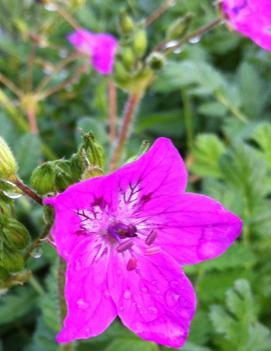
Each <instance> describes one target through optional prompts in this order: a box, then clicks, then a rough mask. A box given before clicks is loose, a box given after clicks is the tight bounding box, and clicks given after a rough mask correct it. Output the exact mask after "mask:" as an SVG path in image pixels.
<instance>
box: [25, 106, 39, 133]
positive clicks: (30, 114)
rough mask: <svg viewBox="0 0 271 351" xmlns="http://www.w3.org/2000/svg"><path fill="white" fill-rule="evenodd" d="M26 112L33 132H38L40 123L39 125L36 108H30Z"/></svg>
mask: <svg viewBox="0 0 271 351" xmlns="http://www.w3.org/2000/svg"><path fill="white" fill-rule="evenodd" d="M26 114H27V119H28V123H29V128H30V130H31V133H32V134H38V132H39V129H38V125H37V118H36V113H35V110H34V109H29V110H28V111H26Z"/></svg>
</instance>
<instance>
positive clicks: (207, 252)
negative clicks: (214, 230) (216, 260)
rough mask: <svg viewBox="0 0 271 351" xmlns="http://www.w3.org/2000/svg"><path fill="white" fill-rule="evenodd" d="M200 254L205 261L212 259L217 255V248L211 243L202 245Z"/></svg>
mask: <svg viewBox="0 0 271 351" xmlns="http://www.w3.org/2000/svg"><path fill="white" fill-rule="evenodd" d="M198 252H199V254H200V256H201V257H202V258H204V259H207V258H212V257H213V256H215V254H216V246H215V245H212V244H210V243H206V244H202V245H201V246H200V248H199V250H198Z"/></svg>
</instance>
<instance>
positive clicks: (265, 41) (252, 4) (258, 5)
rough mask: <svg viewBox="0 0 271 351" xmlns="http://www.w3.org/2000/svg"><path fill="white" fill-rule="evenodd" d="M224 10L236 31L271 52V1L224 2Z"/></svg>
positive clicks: (238, 0)
mask: <svg viewBox="0 0 271 351" xmlns="http://www.w3.org/2000/svg"><path fill="white" fill-rule="evenodd" d="M222 9H223V11H224V12H225V14H226V18H227V20H228V22H229V24H230V25H231V26H232V27H233V28H234V29H235V30H236V31H238V32H240V33H242V34H243V35H245V36H247V37H249V38H250V39H251V40H252V41H254V42H255V43H256V44H258V45H259V46H261V47H263V48H264V49H266V50H269V51H271V3H270V0H222Z"/></svg>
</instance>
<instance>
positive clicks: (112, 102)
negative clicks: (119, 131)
mask: <svg viewBox="0 0 271 351" xmlns="http://www.w3.org/2000/svg"><path fill="white" fill-rule="evenodd" d="M108 99H109V111H108V112H109V140H110V142H111V143H113V142H114V140H115V138H116V123H117V90H116V86H115V84H114V82H113V81H112V80H109V82H108Z"/></svg>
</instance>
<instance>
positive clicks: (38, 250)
mask: <svg viewBox="0 0 271 351" xmlns="http://www.w3.org/2000/svg"><path fill="white" fill-rule="evenodd" d="M42 254H43V250H42V248H40V247H36V248H35V249H33V250H32V251H31V253H30V255H31V257H33V258H41V256H42Z"/></svg>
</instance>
